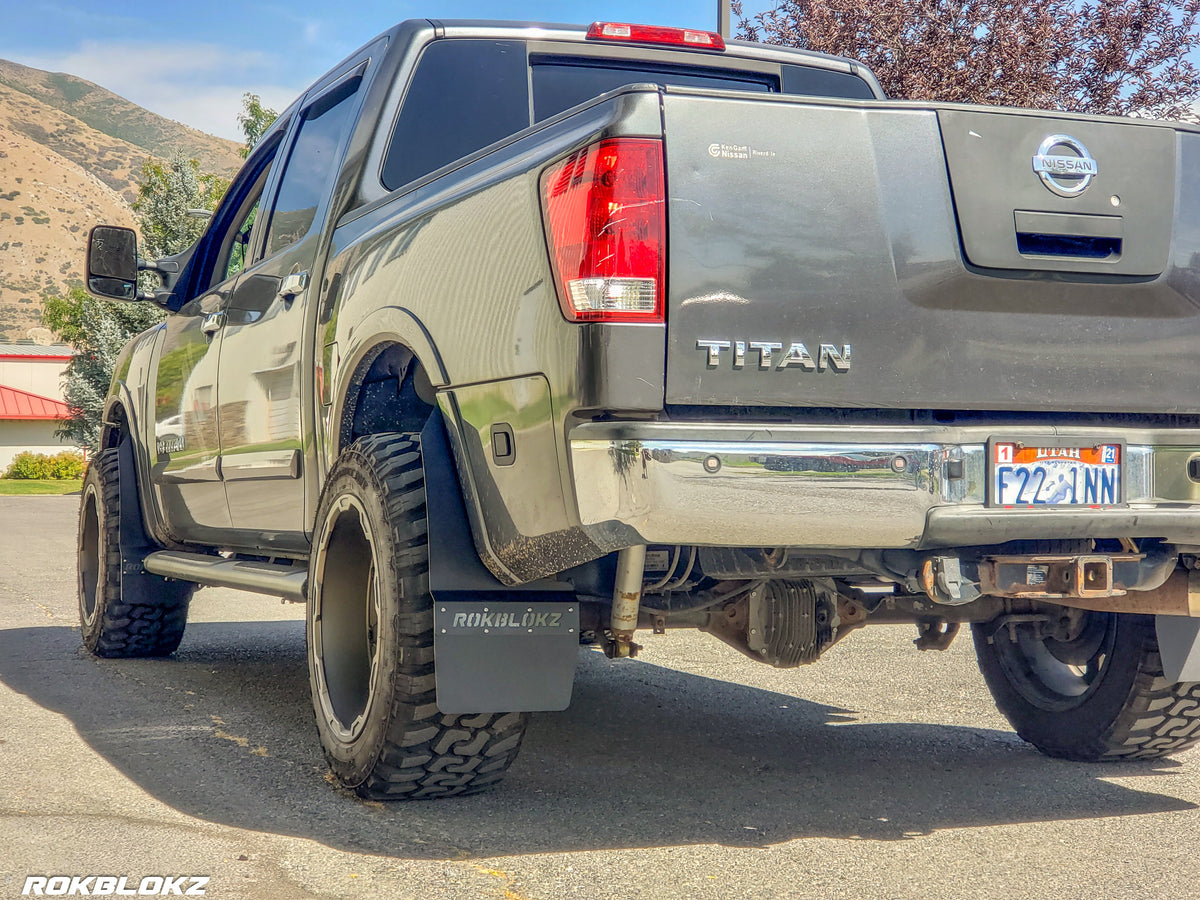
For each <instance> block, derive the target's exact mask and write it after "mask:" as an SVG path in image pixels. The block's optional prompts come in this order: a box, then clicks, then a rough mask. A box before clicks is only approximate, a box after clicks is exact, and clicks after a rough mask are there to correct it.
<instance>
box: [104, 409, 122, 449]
mask: <svg viewBox="0 0 1200 900" xmlns="http://www.w3.org/2000/svg"><path fill="white" fill-rule="evenodd" d="M128 430H129V417H128V416H126V415H125V407H123V406H122V405H121V404H120V403H115V404H113V407H112V409H110V410H109V411H108V414H107V415H106V416H105V417H104V424H103V426H102V427H101V429H100V447H99V449H100V450H108V449H110V448H112V447H117V446H120V443H121V437H122V436H123V435H124V434H125V432H126V431H128Z"/></svg>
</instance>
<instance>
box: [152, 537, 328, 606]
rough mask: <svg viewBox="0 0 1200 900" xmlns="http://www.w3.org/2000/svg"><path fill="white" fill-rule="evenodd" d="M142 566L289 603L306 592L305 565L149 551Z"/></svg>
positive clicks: (301, 598) (166, 575)
mask: <svg viewBox="0 0 1200 900" xmlns="http://www.w3.org/2000/svg"><path fill="white" fill-rule="evenodd" d="M142 565H143V566H144V567H145V569H146V571H147V572H150V573H152V574H154V575H162V576H163V577H164V578H175V579H177V580H179V581H194V582H196V583H197V584H206V585H209V586H211V587H227V588H236V589H237V590H241V591H251V592H252V593H255V594H269V595H271V596H273V597H282V598H283V599H284V600H287V601H289V602H291V603H304V602H305V598H306V596H307V594H308V569H307V567H305V568H301V567H299V566H286V565H280V564H279V563H267V562H259V561H257V560H248V559H226V558H224V557H223V556H205V555H204V554H203V553H180V552H178V551H176V550H159V551H157V552H155V553H151V554H150V555H149V556H147V557H146V558H145V559H144V560H143V561H142Z"/></svg>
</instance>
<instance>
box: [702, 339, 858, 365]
mask: <svg viewBox="0 0 1200 900" xmlns="http://www.w3.org/2000/svg"><path fill="white" fill-rule="evenodd" d="M696 349H697V350H704V351H705V352H706V353H707V354H708V367H709V368H710V369H715V368H716V367H717V366H719V365H720V364H721V353H722V351H725V350H732V351H733V353H732V354H731V358H732V360H733V368H735V369H744V368H745V367H746V356H747V353H751V354H756V355H757V361H758V368H759V369H775V370H776V371H778V370H780V369H788V368H791V367H793V366H795V367H796V368H799V369H800V370H801V371H803V372H824V371H827V370H828V371H833V372H839V373H844V372H849V371H850V361H851V350H850V345H849V344H842V345H841V347H840V348H839V347H838V346H837V345H836V344H819V345H818V346H817V355H816V358H815V359H814V358H813V355H812V354H811V353H810V352H809V351H808V347H806V346H805V345H804V344H803V343H801V342H800V341H793V342H792V343H791V344H789V345H788V348H787V352H784V349H783V343H782V342H781V341H719V340H698V341H696ZM751 359H752V360H753V359H754V356H751ZM777 359H778V362H776V360H777Z"/></svg>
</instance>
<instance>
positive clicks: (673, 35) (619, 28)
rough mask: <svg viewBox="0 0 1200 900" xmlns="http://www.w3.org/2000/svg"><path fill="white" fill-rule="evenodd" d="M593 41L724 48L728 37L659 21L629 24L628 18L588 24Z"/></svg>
mask: <svg viewBox="0 0 1200 900" xmlns="http://www.w3.org/2000/svg"><path fill="white" fill-rule="evenodd" d="M587 36H588V39H589V40H593V41H624V42H625V43H632V44H668V45H670V46H672V47H692V48H694V49H696V50H724V49H725V39H724V38H722V37H721V35H719V34H717V33H716V32H715V31H695V30H694V29H691V28H663V27H661V26H659V25H629V24H626V23H625V22H593V23H592V25H591V27H590V28H588V33H587Z"/></svg>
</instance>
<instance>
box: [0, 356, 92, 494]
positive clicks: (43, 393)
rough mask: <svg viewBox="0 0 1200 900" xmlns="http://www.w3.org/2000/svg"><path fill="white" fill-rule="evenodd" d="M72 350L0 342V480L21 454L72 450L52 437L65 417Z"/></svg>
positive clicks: (71, 446)
mask: <svg viewBox="0 0 1200 900" xmlns="http://www.w3.org/2000/svg"><path fill="white" fill-rule="evenodd" d="M70 361H71V348H70V347H65V346H62V345H57V346H43V345H41V344H30V343H23V344H9V343H2V342H0V476H2V475H3V474H4V473H5V472H6V471H7V470H8V467H9V465H10V464H11V463H12V460H13V457H14V456H16V455H17V454H18V453H21V452H22V451H25V450H28V451H30V452H32V453H46V454H50V455H53V454H55V453H61V452H62V451H63V450H73V449H76V448H75V447H74V445H73V444H72V443H71V442H70V441H64V440H63V439H62V438H60V437H59V436H58V435H57V434H55V432H56V431H57V430H58V429H59V428H60V427H61V420H62V419H65V418H66V417H67V414H68V409H67V404H66V403H64V402H63V393H62V378H63V373H64V371H65V370H66V368H67V363H69V362H70Z"/></svg>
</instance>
